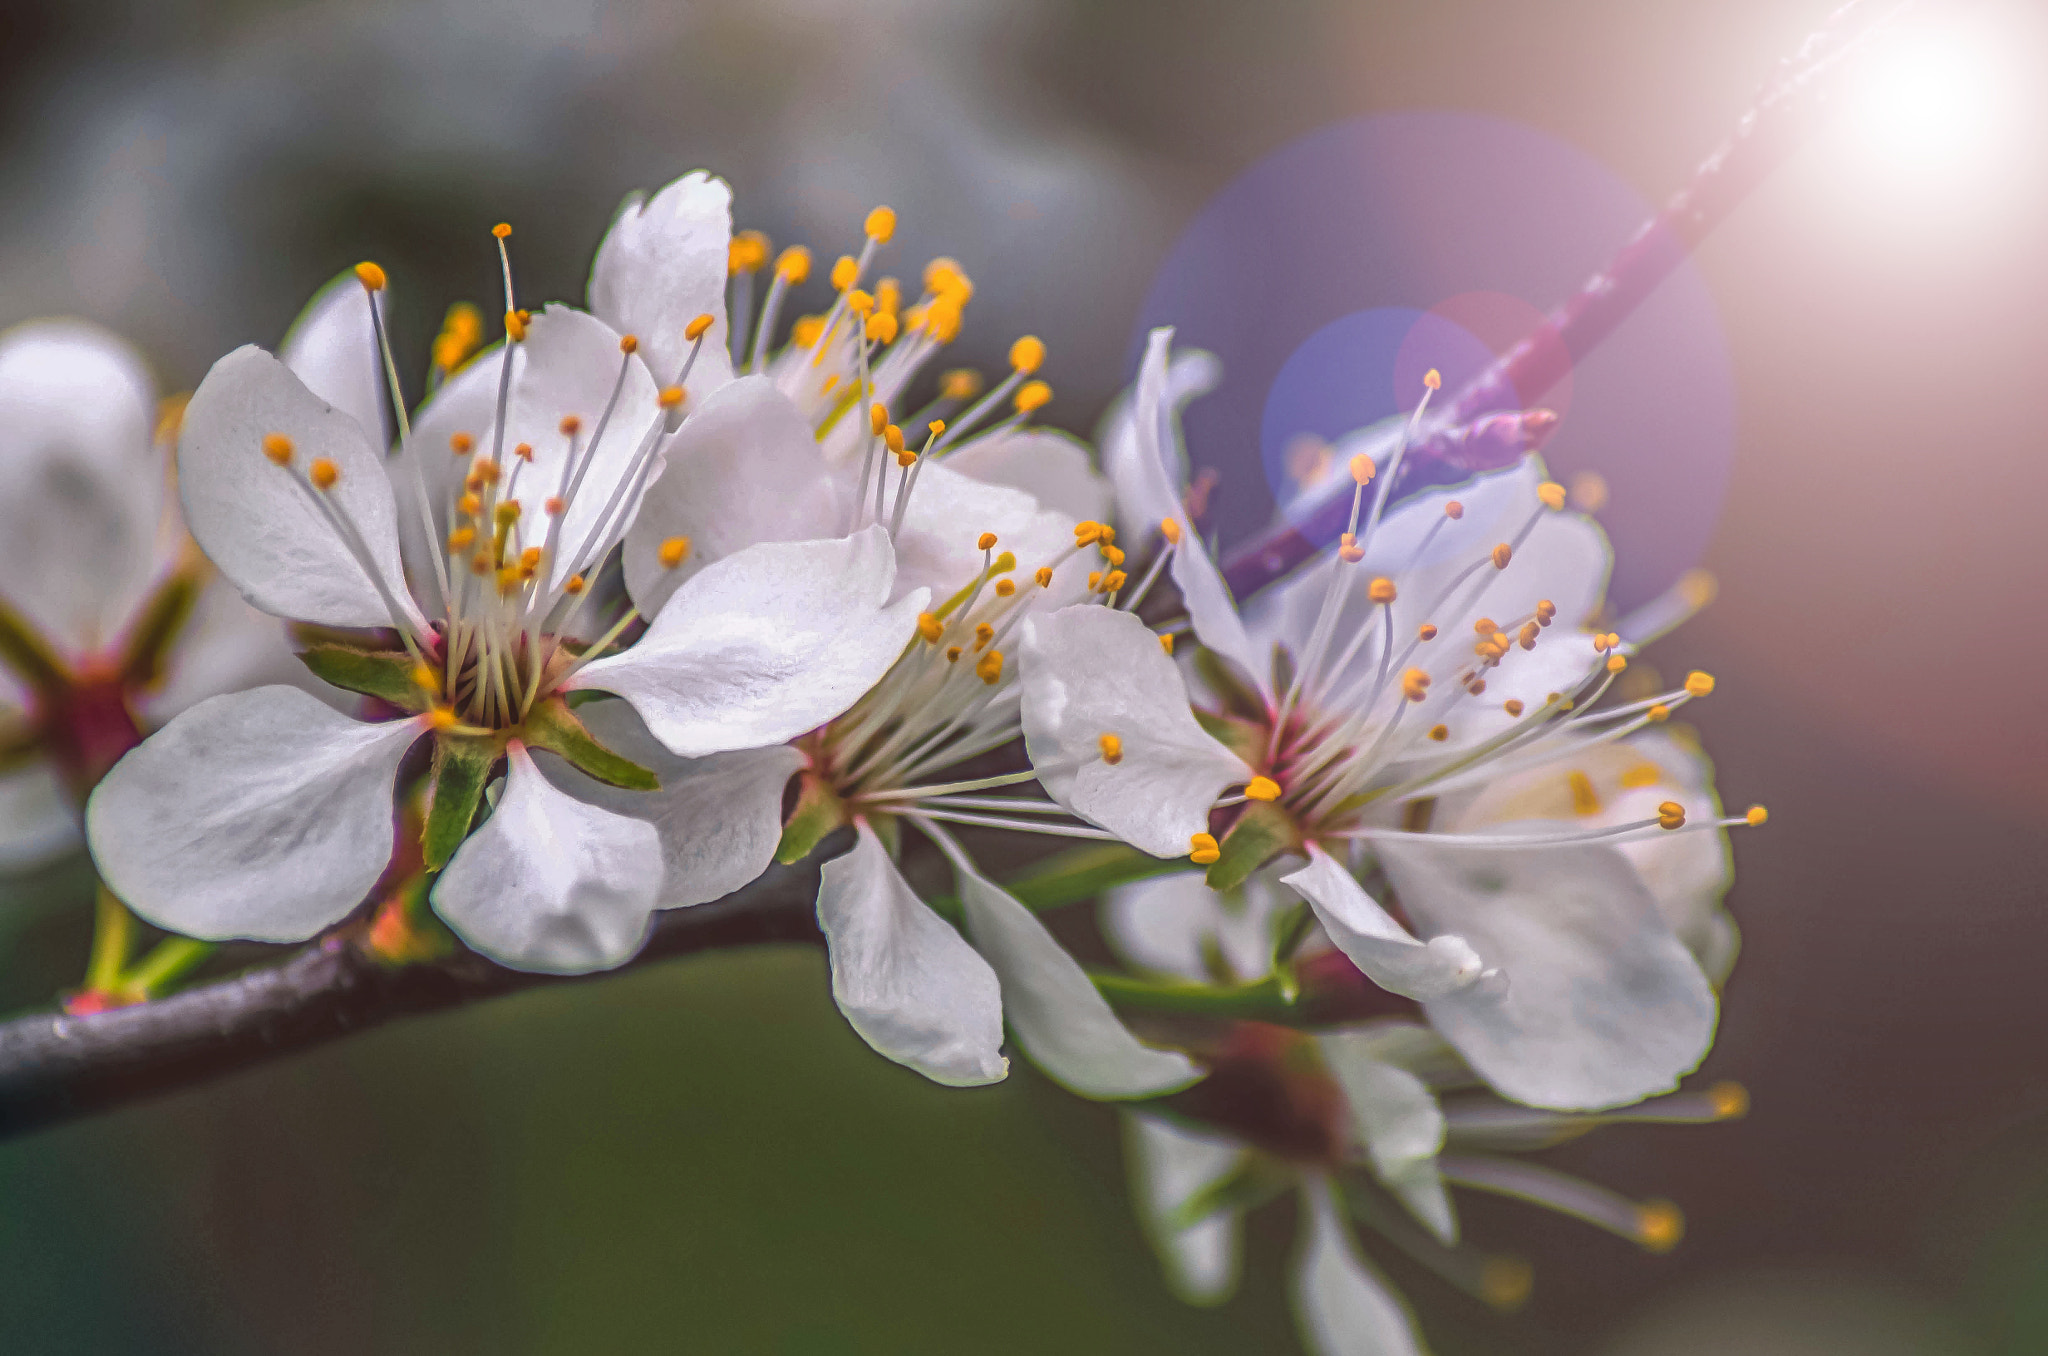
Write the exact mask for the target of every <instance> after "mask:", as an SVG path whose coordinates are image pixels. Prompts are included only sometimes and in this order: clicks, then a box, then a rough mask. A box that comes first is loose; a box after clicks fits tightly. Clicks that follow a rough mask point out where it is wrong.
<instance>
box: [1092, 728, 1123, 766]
mask: <svg viewBox="0 0 2048 1356" xmlns="http://www.w3.org/2000/svg"><path fill="white" fill-rule="evenodd" d="M1095 743H1096V745H1097V747H1099V748H1100V749H1101V750H1102V761H1103V762H1105V763H1108V764H1109V765H1110V766H1111V767H1115V766H1116V765H1117V764H1118V763H1121V762H1122V761H1123V760H1124V741H1123V740H1122V739H1120V738H1118V737H1117V736H1115V735H1113V734H1106V735H1101V736H1098V737H1097V739H1096V741H1095Z"/></svg>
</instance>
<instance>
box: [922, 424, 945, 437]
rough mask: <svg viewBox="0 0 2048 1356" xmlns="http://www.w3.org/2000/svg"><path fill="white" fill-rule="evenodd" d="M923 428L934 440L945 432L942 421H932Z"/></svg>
mask: <svg viewBox="0 0 2048 1356" xmlns="http://www.w3.org/2000/svg"><path fill="white" fill-rule="evenodd" d="M924 427H925V431H926V432H927V433H929V434H931V436H932V437H934V438H936V437H938V436H939V435H940V434H941V433H944V432H945V431H946V421H945V420H943V419H934V420H932V421H931V422H930V423H928V424H926V425H925V426H924Z"/></svg>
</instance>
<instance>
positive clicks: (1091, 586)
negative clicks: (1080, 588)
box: [1088, 570, 1102, 593]
mask: <svg viewBox="0 0 2048 1356" xmlns="http://www.w3.org/2000/svg"><path fill="white" fill-rule="evenodd" d="M1088 591H1089V592H1090V593H1100V592H1102V571H1100V570H1090V571H1088Z"/></svg>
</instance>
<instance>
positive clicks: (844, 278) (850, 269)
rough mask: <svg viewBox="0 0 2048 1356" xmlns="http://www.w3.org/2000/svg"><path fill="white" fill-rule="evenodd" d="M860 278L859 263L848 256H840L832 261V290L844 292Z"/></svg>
mask: <svg viewBox="0 0 2048 1356" xmlns="http://www.w3.org/2000/svg"><path fill="white" fill-rule="evenodd" d="M859 278H860V261H859V260H858V259H856V258H854V257H853V256H852V255H850V254H842V255H840V256H839V257H838V258H837V259H834V260H833V261H832V290H833V291H835V292H844V291H845V290H846V289H847V288H849V287H852V286H853V284H854V283H855V282H856V281H857V280H858V279H859Z"/></svg>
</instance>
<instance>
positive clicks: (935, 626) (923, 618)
mask: <svg viewBox="0 0 2048 1356" xmlns="http://www.w3.org/2000/svg"><path fill="white" fill-rule="evenodd" d="M917 633H918V634H919V635H921V636H923V637H924V638H925V641H926V642H927V643H928V644H932V645H936V644H938V643H939V637H940V636H942V635H944V634H945V633H946V624H945V623H944V622H942V621H940V620H939V619H938V616H937V615H936V614H934V613H930V612H920V613H918V614H917Z"/></svg>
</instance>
